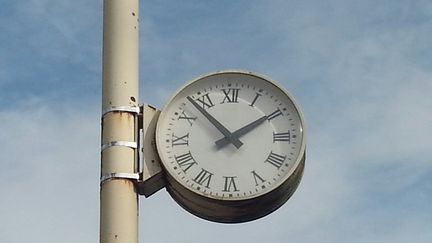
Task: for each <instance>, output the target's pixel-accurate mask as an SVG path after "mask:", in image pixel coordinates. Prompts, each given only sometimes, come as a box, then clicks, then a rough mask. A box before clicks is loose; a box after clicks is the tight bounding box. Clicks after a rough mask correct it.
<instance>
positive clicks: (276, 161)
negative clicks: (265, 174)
mask: <svg viewBox="0 0 432 243" xmlns="http://www.w3.org/2000/svg"><path fill="white" fill-rule="evenodd" d="M285 159H286V156H284V155H280V154H276V153H273V151H270V154H269V156H268V157H267V159H266V160H265V161H264V162H267V163H270V164H271V165H273V166H275V167H276V168H278V169H279V168H280V167H281V166H282V164H283V162H284V161H285Z"/></svg>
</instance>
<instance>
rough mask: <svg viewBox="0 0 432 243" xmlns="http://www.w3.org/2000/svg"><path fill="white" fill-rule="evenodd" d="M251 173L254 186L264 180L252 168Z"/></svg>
mask: <svg viewBox="0 0 432 243" xmlns="http://www.w3.org/2000/svg"><path fill="white" fill-rule="evenodd" d="M251 173H252V175H253V178H254V180H255V186H258V185H259V184H260V183H263V182H265V180H264V179H263V178H262V177H261V176H260V175H258V174H257V173H256V172H255V171H254V170H253V171H251ZM258 181H259V183H258Z"/></svg>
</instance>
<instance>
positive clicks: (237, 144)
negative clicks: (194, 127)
mask: <svg viewBox="0 0 432 243" xmlns="http://www.w3.org/2000/svg"><path fill="white" fill-rule="evenodd" d="M186 98H187V99H188V100H189V102H190V103H192V105H193V106H195V108H196V109H197V110H198V111H199V112H201V113H202V114H203V115H204V116H205V117H206V118H207V119H208V120H209V121H210V123H211V124H213V126H215V127H216V128H217V129H218V130H219V131H220V132H221V133H222V134H223V135H224V136H225V137H224V138H223V139H226V140H227V143H226V144H228V143H232V144H233V145H234V146H235V147H236V148H237V149H238V148H240V147H241V146H242V145H243V143H242V142H241V141H240V140H239V139H238V137H232V135H233V134H232V133H231V132H230V131H229V130H228V129H227V128H226V127H224V126H223V125H222V124H221V123H220V122H219V121H218V120H216V119H215V118H214V117H213V116H212V115H210V113H208V112H207V111H206V110H205V109H204V108H203V107H201V106H200V105H199V104H198V103H196V101H195V100H194V99H192V98H191V97H190V96H187V97H186Z"/></svg>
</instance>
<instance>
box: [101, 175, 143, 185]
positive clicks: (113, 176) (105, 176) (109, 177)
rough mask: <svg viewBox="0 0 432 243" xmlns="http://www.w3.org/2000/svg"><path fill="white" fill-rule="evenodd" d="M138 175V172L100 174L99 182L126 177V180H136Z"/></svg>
mask: <svg viewBox="0 0 432 243" xmlns="http://www.w3.org/2000/svg"><path fill="white" fill-rule="evenodd" d="M139 178H140V175H139V174H138V173H110V174H106V175H102V176H101V179H100V183H101V184H103V183H104V182H105V181H108V180H111V179H128V180H138V179H139Z"/></svg>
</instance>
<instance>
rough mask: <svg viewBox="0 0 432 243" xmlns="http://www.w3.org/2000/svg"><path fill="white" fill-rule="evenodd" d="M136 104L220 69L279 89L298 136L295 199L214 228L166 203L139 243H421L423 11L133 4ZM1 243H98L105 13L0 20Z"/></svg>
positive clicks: (14, 13)
mask: <svg viewBox="0 0 432 243" xmlns="http://www.w3.org/2000/svg"><path fill="white" fill-rule="evenodd" d="M140 20H141V21H140V23H141V25H140V31H141V40H140V44H141V50H140V58H141V63H140V67H141V74H140V79H141V87H140V95H141V98H140V100H141V102H146V103H151V104H154V105H156V106H158V107H162V106H163V105H164V103H165V102H166V101H167V100H168V99H169V97H170V95H171V94H172V92H174V91H175V90H176V89H178V88H179V87H180V86H181V85H183V84H184V83H185V82H186V81H188V80H191V79H193V78H195V77H196V76H199V75H202V74H205V73H208V72H211V71H216V70H221V69H227V68H238V69H246V70H250V71H254V72H257V73H260V74H263V75H266V76H269V77H271V78H272V79H274V80H277V81H278V82H279V83H282V84H283V85H284V86H285V88H287V89H288V90H289V91H290V93H291V94H293V95H294V96H295V97H296V99H297V101H298V103H299V104H300V106H301V107H302V110H303V113H304V115H305V119H306V122H307V127H308V131H309V133H308V135H309V136H308V158H307V161H306V169H305V175H304V177H303V180H302V182H301V184H300V187H299V189H298V190H297V191H296V193H295V194H294V196H293V197H292V198H291V199H290V200H289V201H288V202H287V203H286V204H285V205H284V206H283V207H282V208H281V209H279V210H278V211H276V212H275V213H273V214H271V215H269V216H267V217H265V218H263V219H260V220H257V221H254V222H250V223H245V224H240V225H223V224H216V223H211V222H207V221H203V220H201V219H198V218H196V217H195V216H192V215H190V214H188V213H187V212H185V211H184V210H183V209H181V208H180V207H179V206H178V205H177V204H176V203H175V202H174V201H173V200H172V199H171V198H170V197H169V195H168V194H167V193H166V192H165V191H160V192H158V193H157V194H156V195H154V196H152V197H151V198H148V199H144V198H141V201H140V214H141V215H140V239H141V240H140V242H155V243H166V242H202V241H206V242H209V243H213V242H238V241H241V240H242V241H247V242H250V243H255V242H257V243H258V242H263V241H265V242H272V243H286V242H299V243H302V242H306V243H309V242H312V243H315V242H320V243H327V242H328V243H339V242H341V243H345V242H354V243H357V242H358V243H363V242H368V243H370V242H377V243H383V242H391V243H405V242H410V243H411V242H413V243H429V242H432V231H431V228H432V206H431V205H432V204H431V203H430V202H431V201H432V159H431V158H432V150H431V148H432V142H431V137H432V113H431V110H432V98H431V92H432V44H431V42H430V39H431V38H432V3H431V2H430V1H422V0H419V1H404V0H399V1H394V0H392V1H389V0H388V1H385V0H383V1H369V0H366V1H342V0H333V1H318V0H315V1H292V0H285V1H282V0H268V1H259V0H249V1H244V0H243V1H195V0H193V1H192V0H190V1H172V0H159V1H156V0H152V1H150V0H145V1H141V2H140ZM0 33H1V35H0V124H1V125H0V127H1V128H2V129H1V130H2V131H1V132H0V145H1V146H0V164H1V167H2V169H1V170H0V192H1V193H2V197H1V198H0V215H1V218H2V219H3V220H1V221H0V242H17V243H20V242H35V243H39V242H40V243H47V242H48V243H50V242H53V243H54V242H97V241H98V234H99V231H98V227H99V167H100V158H99V151H100V144H99V143H100V135H99V132H100V110H101V65H102V63H101V53H102V52H101V50H102V1H84V0H75V1H54V0H23V1H10V0H4V1H3V4H2V8H1V9H0Z"/></svg>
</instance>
